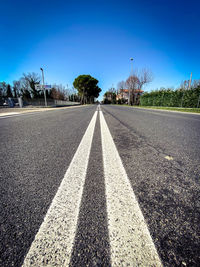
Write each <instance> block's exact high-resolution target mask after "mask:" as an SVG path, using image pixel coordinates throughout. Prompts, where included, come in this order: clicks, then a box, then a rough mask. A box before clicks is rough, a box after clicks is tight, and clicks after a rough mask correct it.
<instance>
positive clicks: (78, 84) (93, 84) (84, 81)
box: [73, 75, 101, 104]
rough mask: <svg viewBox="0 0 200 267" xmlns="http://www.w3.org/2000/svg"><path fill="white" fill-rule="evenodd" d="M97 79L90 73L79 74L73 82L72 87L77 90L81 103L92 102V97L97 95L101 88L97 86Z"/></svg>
mask: <svg viewBox="0 0 200 267" xmlns="http://www.w3.org/2000/svg"><path fill="white" fill-rule="evenodd" d="M98 82H99V81H98V80H97V79H95V78H93V77H92V76H90V75H79V76H78V77H77V78H76V79H75V80H74V82H73V86H74V88H76V89H77V90H78V94H79V95H80V96H81V104H85V103H89V102H90V103H91V102H92V103H94V98H97V97H98V96H99V93H100V92H101V89H100V88H99V86H98V85H97V84H98Z"/></svg>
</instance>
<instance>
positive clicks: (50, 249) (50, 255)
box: [23, 111, 97, 267]
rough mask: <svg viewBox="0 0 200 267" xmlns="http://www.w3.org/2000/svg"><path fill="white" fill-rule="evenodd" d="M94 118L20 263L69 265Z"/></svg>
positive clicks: (94, 117) (25, 265)
mask: <svg viewBox="0 0 200 267" xmlns="http://www.w3.org/2000/svg"><path fill="white" fill-rule="evenodd" d="M96 118H97V111H95V113H94V116H93V118H92V120H91V122H90V124H89V126H88V128H87V130H86V132H85V134H84V136H83V138H82V140H81V143H80V145H79V147H78V149H77V151H76V153H75V155H74V157H73V159H72V161H71V163H70V166H69V168H68V170H67V172H66V174H65V176H64V179H63V180H62V183H61V185H60V187H59V188H58V191H57V193H56V195H55V197H54V199H53V201H52V204H51V206H50V208H49V210H48V212H47V214H46V216H45V218H44V222H43V223H42V225H41V227H40V229H39V231H38V233H37V235H36V236H35V240H34V241H33V243H32V245H31V247H30V250H29V252H28V254H27V256H26V258H25V260H24V263H23V266H24V267H27V266H37V267H39V266H40V267H41V266H68V265H69V262H70V257H71V252H72V247H73V241H74V237H75V233H76V225H77V220H78V213H79V207H80V203H81V197H82V192H83V187H84V182H85V177H86V171H87V166H88V160H89V155H90V150H91V144H92V139H93V134H94V128H95V123H96Z"/></svg>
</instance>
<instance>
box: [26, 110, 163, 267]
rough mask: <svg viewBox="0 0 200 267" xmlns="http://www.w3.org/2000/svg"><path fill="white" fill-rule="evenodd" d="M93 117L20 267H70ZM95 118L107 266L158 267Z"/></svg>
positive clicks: (103, 125)
mask: <svg viewBox="0 0 200 267" xmlns="http://www.w3.org/2000/svg"><path fill="white" fill-rule="evenodd" d="M98 110H99V108H98ZM97 113H98V111H95V114H94V115H93V117H92V120H91V122H90V124H89V126H88V128H87V130H86V132H85V134H84V136H83V138H82V141H81V143H80V145H79V147H78V149H77V151H76V153H75V155H74V157H73V159H72V162H71V163H70V166H69V168H68V170H67V172H66V174H65V176H64V178H63V180H62V183H61V185H60V187H59V189H58V191H57V193H56V195H55V197H54V199H53V201H52V204H51V206H50V208H49V210H48V212H47V214H46V216H45V218H44V222H43V223H42V225H41V227H40V229H39V231H38V233H37V235H36V236H35V239H34V241H33V243H32V245H31V247H30V250H29V252H28V254H27V256H26V258H25V260H24V264H23V266H24V267H27V266H69V263H70V258H71V254H72V249H73V242H74V238H75V234H76V226H77V222H78V214H79V208H80V203H81V197H82V192H83V187H84V183H85V178H86V172H87V166H88V161H89V156H90V150H91V145H92V139H93V134H94V129H95V124H96V119H97ZM99 113H100V125H101V138H102V149H103V162H104V177H105V186H106V200H107V214H108V230H109V239H110V248H111V264H112V266H138V265H140V266H162V264H161V261H160V259H159V256H158V254H157V251H156V248H155V246H154V243H153V241H152V239H151V236H150V234H149V231H148V227H147V225H146V223H145V221H144V217H143V215H142V212H141V210H140V208H139V205H138V202H137V200H136V198H135V195H134V192H133V190H132V187H131V185H130V182H129V179H128V177H127V174H126V171H125V169H124V167H123V164H122V161H121V159H120V156H119V154H118V151H117V149H116V146H115V144H114V142H113V139H112V136H111V134H110V131H109V129H108V126H107V124H106V121H105V119H104V116H103V113H102V111H100V110H99Z"/></svg>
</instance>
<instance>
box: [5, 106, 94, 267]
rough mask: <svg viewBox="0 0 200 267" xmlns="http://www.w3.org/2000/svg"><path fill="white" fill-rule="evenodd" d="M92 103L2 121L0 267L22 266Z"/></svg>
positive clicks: (87, 119) (88, 117)
mask: <svg viewBox="0 0 200 267" xmlns="http://www.w3.org/2000/svg"><path fill="white" fill-rule="evenodd" d="M95 109H96V106H88V107H81V108H74V109H72V108H71V109H66V110H62V111H45V112H41V113H39V112H35V113H34V114H31V115H28V114H26V115H21V116H17V117H10V118H6V119H4V118H2V119H0V147H1V153H0V162H1V164H0V192H1V194H0V216H1V217H0V221H1V224H0V266H2V267H3V266H8V267H10V266H15V267H18V266H21V265H22V263H23V259H24V256H25V254H26V253H27V252H28V249H29V247H30V245H31V243H32V241H33V239H34V237H35V234H36V233H37V231H38V229H39V227H40V225H41V223H42V221H43V218H44V216H45V214H46V212H47V210H48V207H49V205H50V204H51V201H52V199H53V197H54V195H55V193H56V191H57V189H58V187H59V185H60V183H61V181H62V179H63V177H64V174H65V172H66V170H67V168H68V166H69V164H70V162H71V160H72V157H73V156H74V153H75V152H76V150H77V148H78V145H79V143H80V141H81V139H82V137H83V134H84V133H85V131H86V128H87V126H88V124H89V122H90V120H91V118H92V116H93V114H94V111H95Z"/></svg>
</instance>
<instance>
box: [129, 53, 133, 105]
mask: <svg viewBox="0 0 200 267" xmlns="http://www.w3.org/2000/svg"><path fill="white" fill-rule="evenodd" d="M130 60H131V75H133V58H132V57H131V58H130ZM131 75H130V77H131ZM128 104H129V105H130V104H131V88H130V86H129V94H128Z"/></svg>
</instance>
